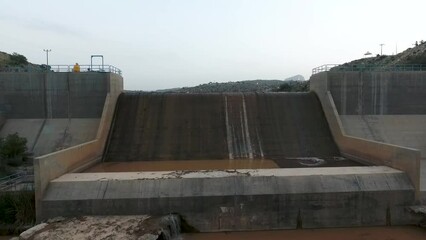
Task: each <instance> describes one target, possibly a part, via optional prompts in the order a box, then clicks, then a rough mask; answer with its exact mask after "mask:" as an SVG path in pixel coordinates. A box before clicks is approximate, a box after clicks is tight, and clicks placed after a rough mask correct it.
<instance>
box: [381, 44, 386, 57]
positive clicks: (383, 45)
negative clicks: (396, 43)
mask: <svg viewBox="0 0 426 240" xmlns="http://www.w3.org/2000/svg"><path fill="white" fill-rule="evenodd" d="M384 45H385V44H384V43H381V44H380V56H382V55H383V46H384Z"/></svg>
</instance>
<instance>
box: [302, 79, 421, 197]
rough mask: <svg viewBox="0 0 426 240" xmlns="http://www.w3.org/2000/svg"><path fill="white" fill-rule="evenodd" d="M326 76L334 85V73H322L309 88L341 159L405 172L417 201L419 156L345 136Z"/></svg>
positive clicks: (410, 151) (417, 152) (411, 152)
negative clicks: (321, 111) (354, 160)
mask: <svg viewBox="0 0 426 240" xmlns="http://www.w3.org/2000/svg"><path fill="white" fill-rule="evenodd" d="M329 74H331V76H333V79H334V80H333V81H336V80H335V79H336V78H335V77H336V73H330V72H322V73H318V74H315V75H313V76H312V77H311V79H310V84H311V90H313V91H314V92H315V93H316V94H317V95H318V97H319V99H320V101H321V105H322V107H323V110H324V113H325V116H326V118H327V121H328V124H329V126H330V130H331V133H332V135H333V138H334V140H335V142H336V144H337V146H338V148H339V150H340V152H341V153H342V155H344V156H347V157H350V158H353V159H358V160H360V161H364V162H368V163H371V164H374V165H385V166H390V167H393V168H396V169H400V170H402V171H405V172H406V173H407V174H408V175H409V177H410V179H411V181H412V183H413V185H414V187H415V189H416V194H417V197H419V194H420V152H419V151H418V150H415V149H410V148H405V147H399V146H396V145H391V144H386V143H380V142H376V141H372V140H366V139H362V138H356V137H351V136H348V135H346V133H345V131H344V129H343V127H342V123H341V121H340V118H339V115H338V112H337V108H336V106H335V104H334V101H333V100H334V99H333V96H332V94H331V92H330V86H332V84H331V82H332V81H329ZM342 76H343V75H342Z"/></svg>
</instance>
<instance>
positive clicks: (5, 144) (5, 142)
mask: <svg viewBox="0 0 426 240" xmlns="http://www.w3.org/2000/svg"><path fill="white" fill-rule="evenodd" d="M26 152H27V139H26V138H23V137H20V136H19V135H18V133H14V134H9V135H7V137H6V138H4V139H0V157H1V158H2V159H13V158H19V157H21V159H22V158H23V157H24V156H25V153H26Z"/></svg>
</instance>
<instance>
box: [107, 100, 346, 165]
mask: <svg viewBox="0 0 426 240" xmlns="http://www.w3.org/2000/svg"><path fill="white" fill-rule="evenodd" d="M339 155H340V154H339V151H338V149H337V147H336V145H335V143H334V141H333V138H332V136H331V134H330V131H329V129H328V125H327V121H326V119H325V117H324V114H323V112H322V110H321V105H320V103H319V101H318V98H317V97H316V95H315V94H314V93H224V94H171V93H167V94H166V93H146V92H127V93H126V92H125V93H123V94H122V95H121V96H120V98H119V100H118V107H117V111H116V118H115V120H114V124H113V130H112V132H111V135H110V141H109V144H108V147H107V150H106V155H105V156H104V159H105V161H107V162H128V161H161V160H193V159H199V160H203V159H205V160H214V159H256V158H257V159H262V158H265V159H271V160H276V162H277V164H278V165H279V166H280V167H302V165H297V164H292V163H293V162H295V161H292V160H289V161H286V160H287V159H290V158H297V157H319V158H327V159H329V160H330V161H329V162H330V165H332V163H333V159H334V157H337V156H339ZM334 162H337V161H334ZM342 162H343V161H342ZM326 166H328V165H326ZM337 166H339V165H337ZM340 166H342V165H340Z"/></svg>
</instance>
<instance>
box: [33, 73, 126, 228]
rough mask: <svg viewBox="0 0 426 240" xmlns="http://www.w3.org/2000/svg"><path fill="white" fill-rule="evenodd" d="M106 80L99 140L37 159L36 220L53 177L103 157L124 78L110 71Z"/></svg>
mask: <svg viewBox="0 0 426 240" xmlns="http://www.w3.org/2000/svg"><path fill="white" fill-rule="evenodd" d="M107 83H108V85H107V88H106V89H107V91H108V94H107V96H106V99H105V102H104V104H103V108H102V109H103V110H102V117H101V120H100V123H99V127H98V132H97V134H96V140H93V141H91V142H88V143H84V144H81V145H77V146H74V147H71V148H68V149H64V150H61V151H58V152H55V153H51V154H48V155H44V156H41V157H38V158H36V159H35V160H34V177H35V188H36V194H35V197H36V217H37V221H40V216H41V212H42V211H43V209H42V206H41V199H42V198H43V195H44V192H45V190H46V188H47V187H48V185H49V182H50V181H51V180H53V179H55V178H58V177H60V176H61V175H63V174H65V173H68V172H72V171H78V170H79V169H81V168H84V167H85V166H86V165H90V164H92V163H93V162H96V160H97V159H100V157H101V155H102V153H103V150H104V147H105V142H106V139H107V137H108V132H109V128H110V125H111V122H112V119H113V115H114V109H115V104H116V101H117V98H118V95H119V94H120V93H121V92H122V90H123V79H122V78H121V76H119V75H116V74H108V75H107ZM83 106H84V105H83Z"/></svg>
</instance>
